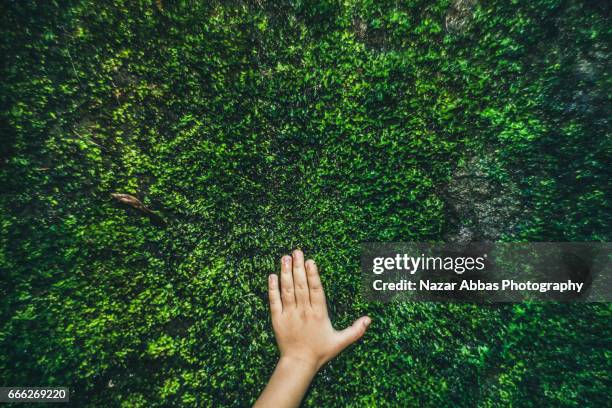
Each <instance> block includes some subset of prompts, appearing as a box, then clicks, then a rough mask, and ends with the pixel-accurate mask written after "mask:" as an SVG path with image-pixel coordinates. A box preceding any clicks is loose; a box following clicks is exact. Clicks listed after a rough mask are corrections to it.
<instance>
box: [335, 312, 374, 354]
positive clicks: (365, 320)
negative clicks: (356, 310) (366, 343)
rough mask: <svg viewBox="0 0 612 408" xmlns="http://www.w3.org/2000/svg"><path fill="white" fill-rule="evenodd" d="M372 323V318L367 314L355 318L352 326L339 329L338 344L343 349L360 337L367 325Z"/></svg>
mask: <svg viewBox="0 0 612 408" xmlns="http://www.w3.org/2000/svg"><path fill="white" fill-rule="evenodd" d="M370 323H372V319H370V318H369V317H368V316H362V317H360V318H359V319H357V320H355V322H354V323H353V325H352V326H349V327H347V328H346V329H344V330H340V331H339V332H338V334H339V335H340V346H341V347H342V348H343V349H344V348H346V347H348V346H350V345H351V344H353V343H354V342H356V341H357V340H359V339H360V338H361V336H363V335H364V333H365V332H366V330H367V328H368V326H369V325H370Z"/></svg>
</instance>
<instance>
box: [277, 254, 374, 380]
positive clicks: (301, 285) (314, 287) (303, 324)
mask: <svg viewBox="0 0 612 408" xmlns="http://www.w3.org/2000/svg"><path fill="white" fill-rule="evenodd" d="M278 280H279V279H278V276H277V275H275V274H273V275H270V276H269V279H268V290H269V298H270V309H271V312H272V326H273V327H274V334H275V336H276V342H277V343H278V348H279V349H280V355H281V360H283V359H284V360H287V361H289V360H290V361H293V362H295V363H299V364H305V365H307V366H309V367H311V368H312V369H314V370H315V371H316V370H318V369H319V368H320V367H321V366H322V365H323V364H325V363H326V362H327V361H329V360H331V359H332V358H333V357H335V356H336V355H337V354H338V353H340V352H341V351H342V350H343V349H344V348H346V347H347V346H349V345H350V344H352V343H354V342H355V341H357V340H359V338H361V336H363V334H364V333H365V331H366V329H367V327H368V325H369V324H370V322H371V320H370V318H369V317H367V316H363V317H361V318H359V319H357V321H355V323H353V325H352V326H350V327H348V328H346V329H344V330H341V331H338V330H335V329H334V328H333V326H332V324H331V321H330V320H329V316H328V314H327V303H326V302H325V293H324V292H323V286H322V285H321V279H319V272H318V270H317V265H316V264H315V263H314V261H313V260H311V259H309V260H308V261H306V263H304V254H303V253H302V251H300V250H299V249H298V250H295V251H293V257H291V256H289V255H285V256H283V258H282V259H281V273H280V287H279V282H278Z"/></svg>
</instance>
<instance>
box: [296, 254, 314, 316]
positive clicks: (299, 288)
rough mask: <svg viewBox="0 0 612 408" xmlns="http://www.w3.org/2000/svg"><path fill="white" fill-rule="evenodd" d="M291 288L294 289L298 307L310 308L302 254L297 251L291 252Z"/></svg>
mask: <svg viewBox="0 0 612 408" xmlns="http://www.w3.org/2000/svg"><path fill="white" fill-rule="evenodd" d="M293 286H294V287H295V299H296V300H297V304H298V306H310V295H309V294H308V281H307V280H306V269H305V268H304V253H303V252H302V251H300V250H299V249H296V250H295V251H293Z"/></svg>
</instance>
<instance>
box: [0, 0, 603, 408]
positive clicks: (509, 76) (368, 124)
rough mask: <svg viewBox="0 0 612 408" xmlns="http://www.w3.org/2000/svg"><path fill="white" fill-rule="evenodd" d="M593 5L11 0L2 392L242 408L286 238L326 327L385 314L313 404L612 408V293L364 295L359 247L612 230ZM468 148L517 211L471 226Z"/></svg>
mask: <svg viewBox="0 0 612 408" xmlns="http://www.w3.org/2000/svg"><path fill="white" fill-rule="evenodd" d="M60 3H61V4H60ZM609 11H610V10H609V5H608V4H607V2H580V1H544V0H530V1H517V2H507V1H492V2H489V1H487V2H476V1H452V2H451V1H434V2H431V1H414V2H408V4H405V5H398V3H397V2H395V1H392V2H378V1H377V2H373V1H347V2H336V1H322V2H290V3H285V2H219V3H217V2H199V3H198V4H187V2H174V1H165V0H161V1H142V2H132V1H114V2H112V3H111V2H93V1H66V2H57V3H56V2H52V1H48V2H38V3H35V2H29V1H12V2H11V1H9V2H4V3H3V5H2V17H1V21H2V25H1V27H2V28H1V30H2V36H1V40H0V47H1V49H2V55H3V56H4V58H3V62H2V64H3V65H2V70H3V75H2V81H1V85H0V86H1V95H2V96H1V98H2V99H1V104H2V121H1V123H0V125H1V132H2V140H3V142H2V147H1V148H2V156H3V164H2V167H1V168H0V181H1V183H2V184H1V185H2V193H1V195H0V209H1V214H2V217H1V229H0V242H1V247H0V268H1V273H2V279H1V280H0V293H1V300H0V313H1V316H2V318H1V323H0V383H2V385H57V386H65V385H67V386H70V387H71V389H72V390H73V392H74V393H73V395H71V400H73V401H75V402H76V403H77V404H78V405H90V406H112V405H119V404H122V405H124V406H143V407H144V406H147V407H148V406H179V405H195V404H199V405H203V406H207V405H210V406H246V405H248V404H250V403H252V402H253V401H254V399H255V398H256V397H257V395H258V393H259V392H260V390H261V389H262V388H263V386H264V384H265V382H266V380H267V377H268V375H269V374H270V372H271V369H272V367H273V365H274V362H275V359H276V358H277V351H276V347H275V343H274V338H273V335H272V331H271V326H270V323H269V318H268V310H267V305H266V298H265V286H266V275H267V274H268V273H270V272H272V271H275V270H276V269H277V265H276V262H277V259H278V258H279V257H280V255H282V254H283V253H286V252H288V251H289V250H290V249H292V248H295V247H301V248H302V249H303V250H304V251H305V252H306V254H307V255H308V256H311V257H313V258H314V259H316V261H317V263H318V264H319V265H320V266H321V269H322V274H323V281H324V284H325V287H326V290H327V294H328V298H329V301H330V303H331V305H332V314H333V316H334V318H335V322H336V323H337V324H338V326H344V325H346V324H348V323H349V322H350V321H351V320H352V319H353V318H356V317H357V316H359V315H361V314H363V313H368V314H369V315H370V316H372V318H373V324H372V326H371V329H370V331H369V332H368V334H367V336H366V337H365V338H364V340H363V341H361V342H360V343H359V344H358V345H356V346H354V347H353V348H352V349H351V350H349V351H348V352H346V353H344V354H342V355H341V356H340V357H339V358H338V359H336V360H334V361H333V362H332V363H330V364H329V365H328V366H327V367H326V368H325V369H324V370H323V371H322V372H321V373H320V374H319V375H318V376H317V377H316V379H315V381H314V383H313V386H312V388H311V390H310V392H309V394H308V395H307V397H306V399H305V402H304V404H305V405H306V406H328V407H331V406H338V407H340V406H368V405H372V406H397V405H405V406H414V405H422V406H436V407H438V406H474V405H478V406H483V407H488V406H510V405H515V406H534V407H540V406H603V405H605V402H606V401H607V399H608V393H609V383H608V382H607V381H609V379H608V378H609V375H610V371H611V361H610V347H609V346H610V335H609V333H610V329H611V326H610V322H611V321H612V320H611V319H610V317H611V315H612V313H611V308H610V306H609V305H607V304H516V305H494V306H479V305H469V304H428V303H421V304H408V303H406V304H395V305H392V306H390V305H382V304H372V303H365V302H364V301H363V300H362V299H361V298H360V296H359V290H358V287H359V282H360V277H359V265H358V262H359V244H360V242H362V241H427V240H441V239H445V238H448V237H454V236H458V235H461V234H463V232H461V231H464V230H465V229H466V228H467V230H469V231H470V234H471V235H470V236H471V237H476V238H483V237H484V238H487V237H489V238H490V235H491V234H493V235H495V236H494V237H493V238H495V239H500V240H529V241H590V240H595V241H610V226H611V214H612V212H611V211H610V210H611V209H610V199H609V196H607V195H606V194H609V191H610V170H609V166H608V165H609V164H608V163H607V160H609V156H610V151H611V150H610V148H611V143H610V137H609V136H610V126H609V118H610V117H611V115H610V104H609V93H610V78H609V72H610V64H609V58H608V56H609V49H608V47H609V44H610V23H609ZM475 158H484V159H486V160H484V159H483V161H482V162H483V163H485V167H484V168H482V166H480V167H478V170H477V171H476V173H474V174H475V175H476V176H478V177H483V175H484V177H486V180H487V181H486V183H484V185H486V186H492V187H490V188H489V187H487V188H489V190H486V191H484V192H482V191H479V194H481V196H479V197H478V198H477V199H476V200H475V203H477V202H480V203H486V202H489V201H488V200H489V199H488V198H487V194H489V195H490V196H494V197H500V194H501V197H506V196H508V197H509V198H508V202H509V203H510V202H511V205H510V204H509V205H507V206H506V207H505V208H501V209H499V210H497V209H496V208H497V207H500V206H502V207H503V205H502V204H500V203H498V202H496V204H495V207H496V208H493V209H491V210H490V211H489V210H485V211H484V212H485V215H487V217H488V218H487V219H488V221H486V222H485V221H479V217H477V216H476V217H475V216H474V214H473V212H470V213H469V214H468V213H465V214H463V211H468V210H466V208H467V209H469V205H468V206H466V200H467V198H468V197H469V191H465V189H466V188H468V189H470V188H472V187H470V186H473V185H474V182H470V183H464V184H457V183H456V179H457V177H456V176H457V174H464V175H465V174H467V175H468V176H470V174H471V173H470V172H469V171H467V173H466V170H465V169H466V168H468V169H469V168H470V163H473V162H474V160H476V159H475ZM449 186H450V187H449ZM462 189H463V190H462ZM449 191H451V192H453V194H450V195H449V194H448V192H449ZM457 191H459V192H458V193H457ZM115 192H119V193H129V194H132V195H134V196H137V197H138V198H139V199H141V200H142V202H143V203H144V204H145V205H146V206H147V207H148V208H150V209H151V210H153V211H155V212H157V213H158V214H159V215H161V216H162V217H163V219H164V222H163V223H159V222H154V220H153V219H152V218H150V217H147V216H145V215H143V214H141V213H140V212H139V211H137V210H134V209H131V208H129V207H122V206H121V205H119V204H117V202H116V201H114V200H113V199H112V198H111V193H115ZM456 197H459V198H460V199H461V200H463V201H462V202H461V203H460V205H459V204H457V203H456V202H454V198H456ZM489 198H490V197H489ZM498 201H499V200H498ZM517 203H520V205H519V204H517ZM498 213H499V214H501V215H499V216H498V215H494V216H493V215H492V216H491V217H492V218H491V217H489V214H498ZM482 222H485V224H486V225H484V224H482ZM492 226H493V227H494V228H493V227H492ZM462 228H463V229H462ZM491 231H493V232H491Z"/></svg>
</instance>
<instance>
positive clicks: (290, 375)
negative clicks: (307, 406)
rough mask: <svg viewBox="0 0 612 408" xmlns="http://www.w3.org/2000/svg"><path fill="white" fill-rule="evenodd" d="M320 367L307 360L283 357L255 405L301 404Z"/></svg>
mask: <svg viewBox="0 0 612 408" xmlns="http://www.w3.org/2000/svg"><path fill="white" fill-rule="evenodd" d="M317 369H318V367H316V366H315V365H314V364H309V363H307V362H306V361H302V360H298V359H292V358H288V357H281V359H280V360H278V363H277V364H276V368H275V369H274V373H272V377H271V378H270V381H269V382H268V385H267V386H266V388H265V389H264V391H263V392H262V394H261V396H260V397H259V399H258V400H257V401H256V402H255V405H254V407H256V408H264V407H274V408H277V407H278V408H290V407H297V406H299V405H300V401H301V400H302V397H303V396H304V393H305V392H306V390H307V389H308V386H309V384H310V382H311V381H312V378H313V377H314V376H315V374H316V373H317Z"/></svg>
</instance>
